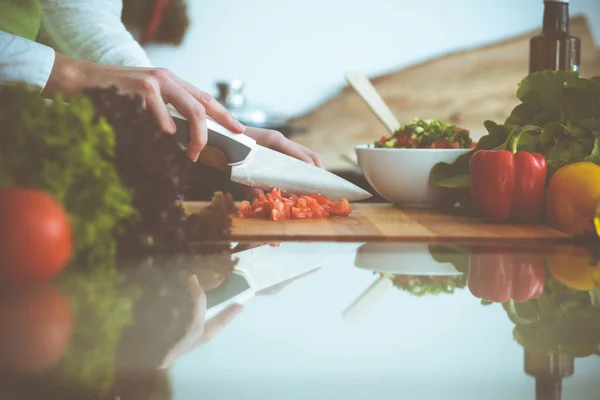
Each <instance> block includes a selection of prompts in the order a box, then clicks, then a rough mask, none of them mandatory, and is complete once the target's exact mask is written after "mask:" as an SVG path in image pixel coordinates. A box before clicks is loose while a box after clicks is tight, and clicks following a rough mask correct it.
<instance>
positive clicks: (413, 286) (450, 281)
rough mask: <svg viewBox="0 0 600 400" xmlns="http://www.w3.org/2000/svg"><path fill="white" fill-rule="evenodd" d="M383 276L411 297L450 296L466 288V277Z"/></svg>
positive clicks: (389, 274) (385, 274) (388, 274)
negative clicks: (445, 294) (456, 290)
mask: <svg viewBox="0 0 600 400" xmlns="http://www.w3.org/2000/svg"><path fill="white" fill-rule="evenodd" d="M382 275H383V276H385V277H387V278H389V279H391V280H392V282H393V284H394V286H395V287H397V288H398V289H400V290H401V291H404V292H407V293H409V294H411V295H413V296H419V297H421V296H434V295H437V294H440V293H447V294H452V293H454V291H455V289H462V288H464V287H465V286H467V276H466V275H458V276H455V275H449V276H437V275H436V276H426V275H395V274H391V273H384V274H382Z"/></svg>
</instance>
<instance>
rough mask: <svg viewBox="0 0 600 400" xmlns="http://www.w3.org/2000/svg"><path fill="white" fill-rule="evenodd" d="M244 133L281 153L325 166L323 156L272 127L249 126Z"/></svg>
mask: <svg viewBox="0 0 600 400" xmlns="http://www.w3.org/2000/svg"><path fill="white" fill-rule="evenodd" d="M244 133H245V134H246V135H247V136H250V137H251V138H252V139H254V140H256V143H258V144H260V145H261V146H264V147H268V148H270V149H273V150H276V151H278V152H280V153H283V154H287V155H288V156H290V157H294V158H297V159H298V160H301V161H304V162H307V163H309V164H312V165H315V166H317V167H319V168H323V161H322V160H321V156H319V155H318V154H317V153H315V152H314V151H312V150H310V149H308V148H306V147H304V146H302V145H301V144H298V143H296V142H294V141H292V140H290V139H288V138H286V137H285V136H283V134H282V133H281V132H278V131H274V130H271V129H261V128H250V127H248V128H246V131H245V132H244Z"/></svg>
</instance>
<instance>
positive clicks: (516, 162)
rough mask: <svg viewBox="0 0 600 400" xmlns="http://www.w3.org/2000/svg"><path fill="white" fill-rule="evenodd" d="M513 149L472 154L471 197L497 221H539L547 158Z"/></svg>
mask: <svg viewBox="0 0 600 400" xmlns="http://www.w3.org/2000/svg"><path fill="white" fill-rule="evenodd" d="M524 128H525V129H530V128H527V127H523V128H520V129H519V130H518V131H517V132H515V134H514V136H513V137H512V146H511V150H512V151H508V150H480V151H477V152H476V153H475V154H473V156H472V157H471V161H470V174H471V197H472V199H473V203H474V205H475V207H476V208H477V210H478V212H479V213H480V214H481V215H482V216H483V217H485V218H487V219H489V220H492V221H494V222H507V221H515V222H522V223H530V222H537V221H539V220H540V219H541V217H542V215H543V210H544V194H545V187H546V174H547V166H546V159H545V158H544V156H543V155H541V154H539V153H529V152H526V151H517V143H518V140H519V137H520V136H521V134H522V133H523V132H524Z"/></svg>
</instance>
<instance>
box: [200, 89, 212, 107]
mask: <svg viewBox="0 0 600 400" xmlns="http://www.w3.org/2000/svg"><path fill="white" fill-rule="evenodd" d="M198 101H200V102H201V103H202V104H210V103H212V102H213V101H215V98H214V97H212V96H211V95H210V94H209V93H206V92H205V91H203V90H201V91H200V98H199V99H198Z"/></svg>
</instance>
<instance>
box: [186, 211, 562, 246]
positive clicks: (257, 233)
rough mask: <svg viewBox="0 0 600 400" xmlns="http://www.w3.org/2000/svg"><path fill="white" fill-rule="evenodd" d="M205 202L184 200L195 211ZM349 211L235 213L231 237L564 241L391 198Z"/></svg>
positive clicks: (551, 233)
mask: <svg viewBox="0 0 600 400" xmlns="http://www.w3.org/2000/svg"><path fill="white" fill-rule="evenodd" d="M207 204H208V203H201V202H187V203H185V206H186V208H188V209H189V210H190V211H192V212H194V211H197V210H199V209H201V208H202V207H204V206H206V205H207ZM353 210H354V211H353V213H352V214H351V215H350V216H349V217H346V218H344V217H331V218H329V219H326V220H290V221H270V220H258V219H245V218H234V221H233V226H232V240H234V241H246V240H247V241H255V240H256V241H294V240H295V241H307V240H315V241H356V242H362V241H429V242H431V241H452V242H464V241H467V242H472V241H485V240H488V241H489V240H491V241H499V240H502V241H523V240H527V241H541V240H544V241H562V240H567V239H569V236H568V235H566V234H563V233H561V232H559V231H556V230H554V229H552V228H550V227H548V226H544V225H539V226H525V225H511V224H493V223H488V222H485V221H481V220H478V219H474V218H469V217H464V216H460V215H452V214H449V213H444V212H441V211H436V210H427V209H405V210H400V209H397V208H394V207H393V206H391V205H389V204H360V203H359V204H353Z"/></svg>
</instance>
